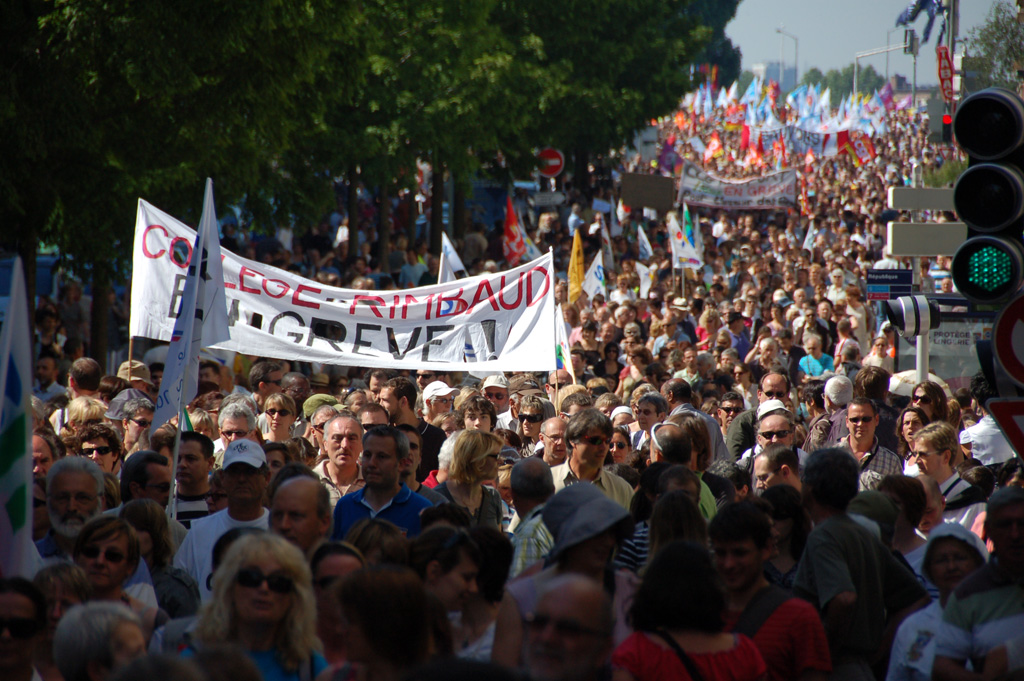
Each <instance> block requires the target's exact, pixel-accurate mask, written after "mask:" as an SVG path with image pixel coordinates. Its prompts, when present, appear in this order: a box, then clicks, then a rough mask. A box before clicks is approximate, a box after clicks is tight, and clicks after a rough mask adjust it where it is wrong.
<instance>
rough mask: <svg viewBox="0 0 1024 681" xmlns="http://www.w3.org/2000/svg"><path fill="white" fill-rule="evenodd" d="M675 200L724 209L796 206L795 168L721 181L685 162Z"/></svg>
mask: <svg viewBox="0 0 1024 681" xmlns="http://www.w3.org/2000/svg"><path fill="white" fill-rule="evenodd" d="M678 202H679V203H688V204H690V205H691V206H710V207H712V208H728V209H732V208H742V209H748V210H749V209H754V210H758V209H773V208H796V207H797V203H796V169H790V170H783V171H781V172H777V173H771V174H770V175H766V176H764V177H759V178H755V179H752V180H724V179H721V178H718V177H715V176H714V175H711V174H710V173H706V172H704V171H703V170H701V169H700V167H698V166H696V165H695V164H693V163H689V162H686V163H684V164H683V175H682V177H681V178H680V180H679V197H678Z"/></svg>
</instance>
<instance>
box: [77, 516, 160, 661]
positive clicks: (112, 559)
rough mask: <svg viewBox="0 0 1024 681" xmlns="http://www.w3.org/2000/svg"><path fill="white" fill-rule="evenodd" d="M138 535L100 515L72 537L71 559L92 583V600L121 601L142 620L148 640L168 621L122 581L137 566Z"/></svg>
mask: <svg viewBox="0 0 1024 681" xmlns="http://www.w3.org/2000/svg"><path fill="white" fill-rule="evenodd" d="M139 559H140V553H139V536H138V535H137V534H136V533H135V529H134V528H133V527H132V526H131V525H129V524H128V523H127V522H125V521H124V520H121V519H120V518H118V517H116V516H110V515H101V516H99V517H97V518H93V519H92V520H90V521H89V522H88V523H86V524H85V526H84V527H83V528H82V531H81V532H80V533H79V534H78V538H77V539H76V540H75V552H74V561H75V564H76V565H78V567H80V568H82V569H83V570H85V575H86V577H87V578H88V580H89V583H90V584H92V600H94V601H113V602H118V603H124V604H125V605H127V606H128V607H129V608H131V610H132V612H134V613H135V614H136V615H138V616H139V618H140V619H141V620H142V631H143V634H144V635H145V637H146V640H147V641H149V638H150V637H151V636H152V635H153V631H154V630H155V629H156V628H157V627H160V626H163V625H164V624H166V623H167V620H169V619H170V618H169V617H168V615H167V613H166V612H165V611H163V610H161V609H159V608H154V607H152V606H149V605H147V604H145V603H143V602H142V601H140V600H138V599H136V598H134V597H133V596H130V595H129V594H128V592H127V591H126V590H125V584H126V583H127V582H128V579H129V578H130V577H131V576H132V575H133V574H134V573H135V570H136V569H137V568H138V566H139Z"/></svg>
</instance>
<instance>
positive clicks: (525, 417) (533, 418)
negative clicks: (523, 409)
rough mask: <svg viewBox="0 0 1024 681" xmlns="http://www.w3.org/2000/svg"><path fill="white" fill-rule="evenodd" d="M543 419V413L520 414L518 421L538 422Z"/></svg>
mask: <svg viewBox="0 0 1024 681" xmlns="http://www.w3.org/2000/svg"><path fill="white" fill-rule="evenodd" d="M543 420H544V414H520V415H519V422H520V423H540V422H541V421H543Z"/></svg>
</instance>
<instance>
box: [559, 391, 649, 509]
mask: <svg viewBox="0 0 1024 681" xmlns="http://www.w3.org/2000/svg"><path fill="white" fill-rule="evenodd" d="M653 396H655V397H657V398H658V399H660V400H661V401H662V402H664V401H665V399H664V398H663V397H661V395H658V394H657V393H653ZM662 416H664V412H662ZM651 425H653V423H652V424H651ZM611 437H612V422H611V419H609V418H608V417H607V416H605V415H604V414H602V413H601V412H600V411H598V410H597V409H594V408H593V407H589V408H587V409H581V410H580V411H578V412H577V413H576V414H574V415H573V417H572V418H570V419H569V423H568V425H567V426H566V429H565V440H566V442H567V444H568V447H570V448H571V449H570V451H569V454H568V456H567V457H566V460H565V462H564V463H562V464H560V465H557V466H552V468H551V475H552V476H553V477H554V480H555V492H556V493H557V492H558V490H560V489H563V488H565V487H568V486H570V485H574V484H576V483H579V482H590V483H593V484H594V486H595V487H597V488H598V489H599V490H601V492H603V493H604V494H605V496H607V497H608V498H609V499H611V500H612V501H615V502H616V503H619V504H621V505H622V506H623V507H624V508H627V509H628V508H629V503H630V501H632V499H633V488H632V487H630V486H629V483H628V482H626V481H625V480H623V479H622V478H620V477H619V476H617V475H615V474H614V473H609V472H608V471H606V470H605V469H604V461H605V457H607V455H608V442H609V440H611Z"/></svg>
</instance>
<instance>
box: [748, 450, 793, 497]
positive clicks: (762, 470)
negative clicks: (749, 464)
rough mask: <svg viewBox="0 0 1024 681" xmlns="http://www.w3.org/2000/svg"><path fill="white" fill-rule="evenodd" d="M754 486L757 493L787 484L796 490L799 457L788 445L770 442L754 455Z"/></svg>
mask: <svg viewBox="0 0 1024 681" xmlns="http://www.w3.org/2000/svg"><path fill="white" fill-rule="evenodd" d="M753 473H754V486H755V488H756V489H757V493H758V494H763V493H764V492H765V490H767V489H769V488H771V487H775V486H776V485H789V486H790V487H792V488H794V489H795V490H797V491H798V492H799V491H800V490H801V489H802V486H801V484H800V457H799V456H798V455H797V453H796V449H794V448H793V447H792V446H790V445H784V444H772V445H768V446H767V447H765V448H764V450H763V451H762V452H761V453H760V454H758V455H757V456H756V457H754V471H753Z"/></svg>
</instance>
